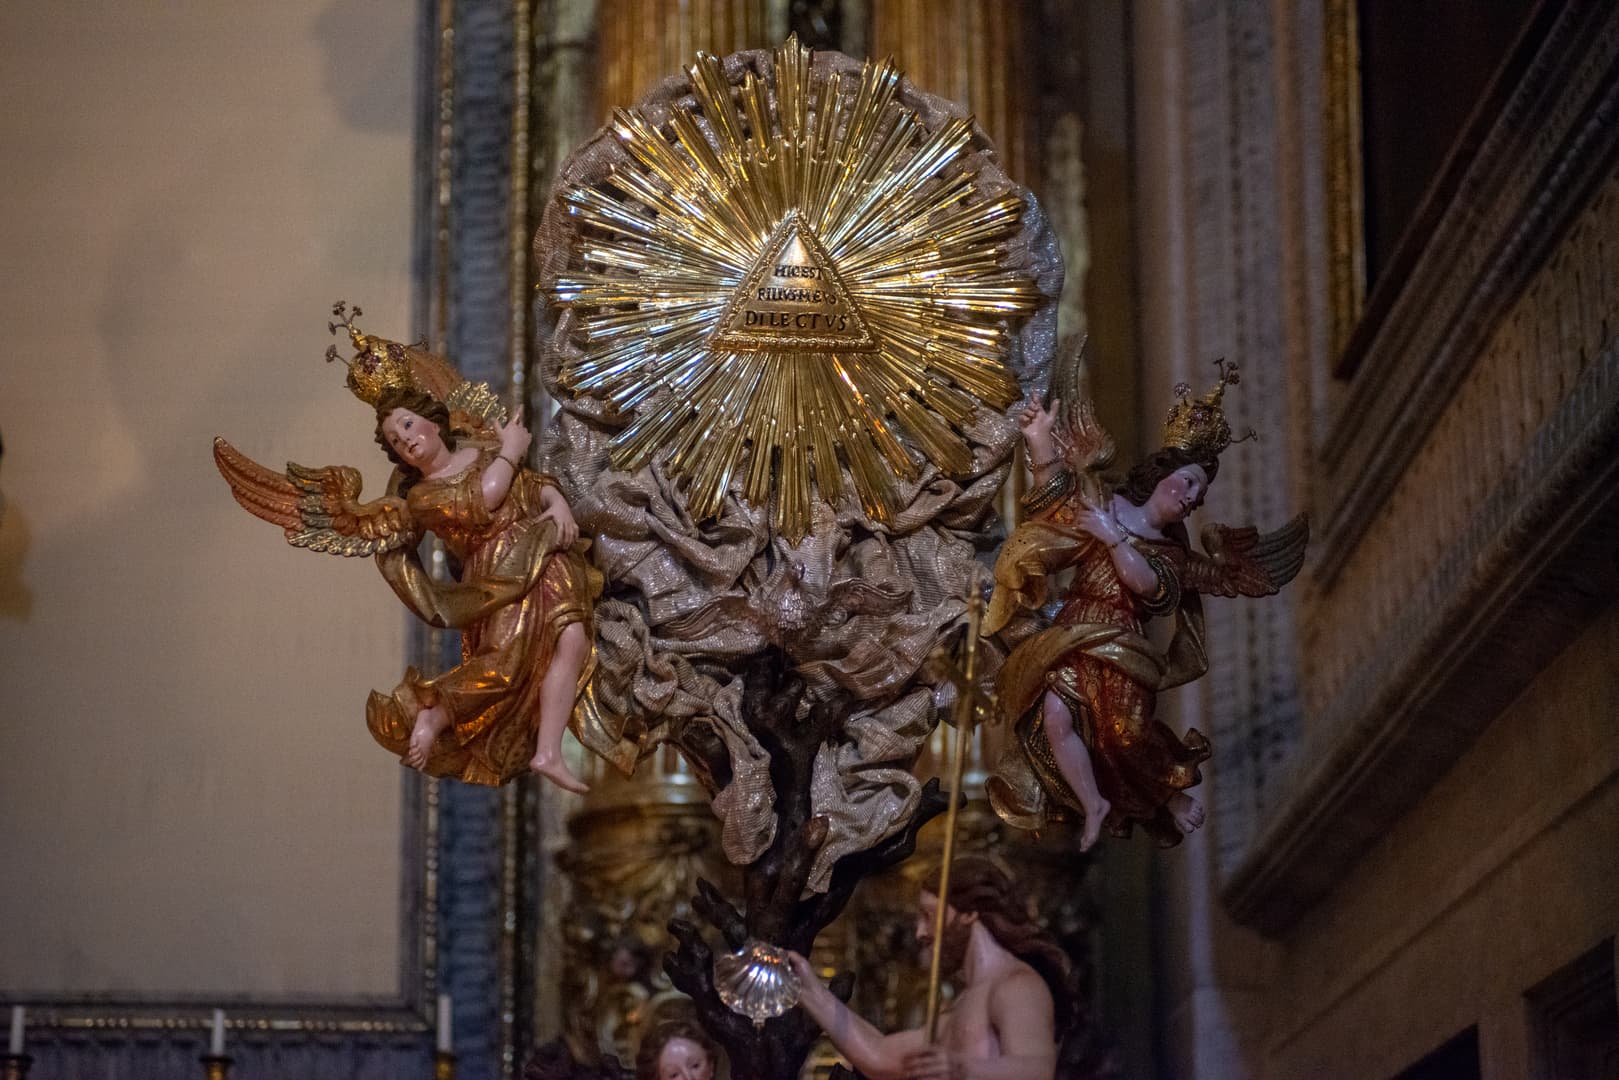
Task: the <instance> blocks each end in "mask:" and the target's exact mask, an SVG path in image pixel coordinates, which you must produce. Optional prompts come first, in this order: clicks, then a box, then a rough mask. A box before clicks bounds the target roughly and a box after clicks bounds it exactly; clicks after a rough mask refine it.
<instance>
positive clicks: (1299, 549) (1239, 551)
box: [1181, 514, 1310, 596]
mask: <svg viewBox="0 0 1619 1080" xmlns="http://www.w3.org/2000/svg"><path fill="white" fill-rule="evenodd" d="M1200 538H1201V539H1202V541H1203V550H1204V551H1206V552H1208V554H1207V555H1199V554H1197V553H1195V552H1194V553H1193V554H1192V557H1191V558H1190V559H1189V560H1188V561H1187V565H1186V568H1185V570H1184V571H1183V573H1182V575H1181V586H1182V587H1183V588H1187V589H1194V590H1196V591H1197V592H1200V593H1202V594H1203V595H1205V596H1271V595H1274V594H1275V593H1276V592H1277V591H1278V590H1279V589H1281V587H1282V586H1283V585H1286V584H1287V583H1288V582H1289V581H1292V580H1293V578H1294V577H1295V576H1296V575H1297V574H1298V572H1299V568H1300V567H1302V566H1303V565H1304V549H1305V546H1306V545H1307V544H1308V543H1309V541H1310V520H1309V518H1308V517H1307V516H1306V515H1304V514H1300V515H1299V516H1298V517H1296V518H1294V519H1293V520H1292V521H1289V522H1288V523H1287V524H1286V525H1283V526H1282V527H1281V528H1279V529H1277V530H1276V531H1275V532H1268V533H1261V532H1260V531H1259V530H1258V529H1256V528H1254V527H1253V526H1251V525H1250V526H1248V527H1247V528H1244V529H1230V528H1227V527H1226V526H1224V525H1210V526H1209V527H1207V528H1206V529H1204V530H1203V531H1202V533H1201V534H1200Z"/></svg>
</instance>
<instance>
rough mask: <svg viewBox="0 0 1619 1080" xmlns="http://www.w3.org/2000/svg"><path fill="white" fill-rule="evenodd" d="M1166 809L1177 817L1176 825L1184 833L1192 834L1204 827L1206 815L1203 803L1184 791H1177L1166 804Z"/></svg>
mask: <svg viewBox="0 0 1619 1080" xmlns="http://www.w3.org/2000/svg"><path fill="white" fill-rule="evenodd" d="M1164 809H1166V810H1168V811H1169V816H1170V817H1172V818H1174V819H1175V827H1176V828H1177V829H1179V830H1180V831H1181V833H1182V834H1183V835H1190V834H1192V833H1194V832H1196V831H1197V830H1198V829H1200V828H1202V827H1203V820H1204V817H1205V816H1206V815H1205V812H1204V810H1203V804H1202V803H1200V802H1198V801H1197V800H1196V799H1194V798H1192V797H1191V796H1190V795H1188V794H1186V792H1184V791H1177V792H1175V794H1173V795H1171V796H1170V797H1169V801H1168V802H1167V803H1165V804H1164Z"/></svg>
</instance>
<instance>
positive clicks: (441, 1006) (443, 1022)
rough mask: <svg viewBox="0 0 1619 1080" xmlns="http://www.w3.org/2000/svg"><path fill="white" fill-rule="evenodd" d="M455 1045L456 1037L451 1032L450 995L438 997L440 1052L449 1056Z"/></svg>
mask: <svg viewBox="0 0 1619 1080" xmlns="http://www.w3.org/2000/svg"><path fill="white" fill-rule="evenodd" d="M454 1045H455V1039H454V1036H453V1035H452V1034H451V1032H450V995H449V994H440V995H439V996H438V1052H439V1053H441V1054H448V1053H449V1052H450V1048H451V1047H452V1046H454Z"/></svg>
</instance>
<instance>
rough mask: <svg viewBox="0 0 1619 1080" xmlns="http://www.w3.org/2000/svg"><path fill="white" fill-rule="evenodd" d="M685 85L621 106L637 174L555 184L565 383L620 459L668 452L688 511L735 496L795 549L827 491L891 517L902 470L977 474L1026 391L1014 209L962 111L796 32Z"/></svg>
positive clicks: (640, 462) (621, 127)
mask: <svg viewBox="0 0 1619 1080" xmlns="http://www.w3.org/2000/svg"><path fill="white" fill-rule="evenodd" d="M687 74H688V76H689V78H690V83H691V91H692V98H693V102H694V103H693V104H678V105H676V106H675V107H674V108H672V109H670V110H669V112H668V114H667V118H666V119H665V120H662V121H660V123H658V124H654V123H653V121H652V120H650V119H649V118H648V117H646V116H645V115H643V114H641V113H640V112H639V111H637V110H634V109H620V110H618V111H617V112H615V113H614V114H613V120H612V130H613V133H614V135H615V136H616V138H617V139H618V141H619V143H620V144H621V145H622V146H623V147H624V150H625V152H626V154H627V155H628V158H629V161H628V162H627V163H625V164H622V165H620V166H619V167H617V168H616V169H615V170H614V171H613V172H612V174H611V175H610V176H609V177H608V178H607V179H606V180H604V181H602V182H601V183H600V184H598V185H596V186H594V187H580V188H575V189H573V190H570V191H568V192H567V193H565V195H564V199H565V202H566V205H567V208H568V211H569V213H570V214H572V215H573V216H574V218H575V219H576V220H577V221H578V223H579V226H580V227H579V230H578V237H579V239H578V241H577V243H576V245H575V249H574V251H573V253H572V260H571V262H570V270H569V272H568V273H566V274H564V275H563V276H562V277H561V278H560V279H559V280H558V281H557V284H556V288H555V292H554V297H555V300H556V302H558V303H559V304H564V305H567V306H569V307H571V308H572V309H573V310H574V312H575V314H576V316H577V322H578V326H579V330H578V337H577V342H578V344H579V345H580V347H581V353H582V355H581V356H579V357H577V358H576V359H575V360H573V361H572V362H571V363H569V364H567V365H565V366H564V368H563V371H562V373H561V381H562V384H563V386H564V387H565V388H566V389H567V390H569V391H570V392H572V393H576V394H583V395H589V396H593V397H596V398H599V399H601V400H602V401H604V402H606V403H608V404H609V405H610V406H611V407H612V408H613V409H615V410H616V411H617V412H618V414H620V415H622V416H624V417H625V418H626V419H627V420H628V423H627V424H626V426H625V427H624V429H623V430H622V431H621V432H619V434H618V435H617V436H616V438H615V439H614V441H613V447H612V461H613V464H614V466H615V467H617V468H623V469H634V468H639V467H641V466H644V465H646V464H648V463H650V462H652V461H654V460H657V461H660V462H662V464H663V467H664V468H666V469H667V470H668V472H669V474H670V475H671V476H672V477H674V478H675V479H676V480H678V481H679V482H681V483H682V484H684V485H685V488H686V493H687V500H688V503H689V505H690V510H691V512H692V514H693V515H694V516H696V517H698V518H706V517H711V516H713V515H714V514H715V513H717V512H718V510H719V508H720V505H721V503H722V502H723V500H724V498H725V495H726V492H727V491H729V490H731V489H732V487H733V485H737V486H739V488H740V492H741V496H742V498H744V499H746V500H747V501H749V502H751V503H754V504H755V505H764V504H767V503H768V504H770V506H771V513H772V521H773V523H774V525H775V527H776V528H777V529H778V530H779V531H781V532H782V533H783V534H785V535H786V536H787V537H788V538H789V539H791V540H793V541H794V542H796V541H797V540H799V539H801V538H802V537H803V536H804V535H805V533H806V532H807V531H808V530H809V527H810V522H811V521H812V520H813V501H814V500H815V499H816V498H821V499H824V500H827V501H830V502H832V503H834V504H837V503H839V502H841V501H842V500H843V499H844V498H846V497H847V496H848V495H849V494H851V493H852V494H853V495H854V496H855V497H856V498H857V499H858V500H859V502H860V506H861V508H862V510H863V511H864V513H865V514H866V515H867V516H869V517H870V518H872V519H873V520H875V521H878V522H888V521H891V520H893V516H894V515H895V514H896V513H897V512H898V511H899V510H900V509H902V501H901V500H902V497H901V494H900V489H899V487H898V481H900V480H904V481H907V482H914V481H915V480H916V479H918V478H919V477H920V475H921V467H922V463H923V462H931V463H932V464H934V465H935V466H936V467H938V468H939V469H940V470H942V471H944V472H945V473H947V474H962V473H965V472H966V471H968V470H970V469H971V468H972V467H973V457H972V451H971V449H970V447H969V446H968V443H967V440H966V438H965V437H964V436H963V434H962V431H963V429H964V428H965V427H966V426H967V425H968V424H969V423H970V422H971V419H972V416H973V414H974V413H975V412H976V411H977V410H978V409H980V408H983V407H986V406H987V407H989V408H993V409H997V410H999V409H1004V408H1006V407H1007V406H1009V405H1010V404H1011V403H1012V402H1013V401H1015V400H1016V399H1017V395H1018V392H1019V391H1018V386H1017V380H1016V379H1015V378H1014V377H1013V375H1012V372H1011V370H1010V369H1009V368H1008V367H1007V364H1006V356H1007V354H1008V352H1009V350H1010V348H1011V340H1012V339H1011V328H1012V324H1013V323H1014V321H1015V320H1017V319H1020V318H1023V317H1025V316H1027V315H1029V314H1030V313H1032V312H1033V311H1034V310H1035V308H1036V306H1037V305H1038V304H1039V302H1040V294H1039V291H1038V290H1037V289H1036V287H1035V284H1034V282H1033V281H1032V280H1030V279H1029V278H1028V277H1026V276H1023V275H1020V274H1018V273H1016V272H1013V271H1010V270H1008V269H1007V267H1006V265H1005V262H1006V257H1007V250H1006V249H1007V245H1008V243H1009V242H1010V241H1011V240H1012V239H1013V238H1015V237H1016V236H1017V234H1018V232H1019V230H1020V229H1021V228H1022V220H1023V201H1022V199H1021V198H1019V197H1018V196H1017V195H1015V194H1002V195H996V196H988V195H986V194H985V193H984V192H982V191H981V190H980V188H979V186H978V178H977V176H976V175H975V173H974V168H973V164H974V160H975V159H974V153H973V131H972V122H971V121H970V120H964V119H960V118H956V119H951V120H948V121H946V122H945V123H944V124H942V125H941V126H940V127H939V128H938V129H937V130H934V131H931V132H930V131H928V130H926V128H925V127H924V126H923V124H922V121H921V120H920V118H919V117H917V116H916V115H915V114H914V113H912V112H911V111H909V110H908V109H906V108H905V107H904V106H903V105H902V104H900V102H899V90H900V85H901V76H900V72H899V70H898V69H897V68H896V67H895V66H894V63H893V61H892V60H888V61H884V62H883V63H880V64H876V63H872V62H870V61H868V62H867V63H866V64H865V65H864V66H863V67H862V69H861V72H860V75H859V76H858V77H855V76H853V75H852V74H845V75H833V74H831V73H829V72H827V71H825V70H822V71H816V70H815V69H814V68H813V66H812V64H811V54H810V50H808V49H805V48H802V47H800V46H799V44H798V41H797V39H796V38H789V39H788V40H787V42H786V44H784V45H783V46H782V47H781V48H780V49H777V50H776V52H775V63H774V67H773V72H772V74H771V75H770V76H769V77H768V80H769V81H767V79H766V78H761V77H760V76H758V75H757V74H754V73H749V74H748V75H747V76H746V77H745V78H744V79H743V81H742V84H741V85H740V86H732V85H731V84H730V83H729V82H728V81H727V80H726V77H725V73H724V69H723V68H722V67H721V65H720V62H719V60H717V59H716V58H715V57H713V56H709V55H708V54H706V53H699V54H698V55H697V60H696V62H695V63H694V64H693V65H692V66H691V67H690V68H689V69H688V71H687Z"/></svg>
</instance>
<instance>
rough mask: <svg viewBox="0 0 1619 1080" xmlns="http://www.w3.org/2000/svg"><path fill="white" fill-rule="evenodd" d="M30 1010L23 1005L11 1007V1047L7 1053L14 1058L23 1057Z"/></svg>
mask: <svg viewBox="0 0 1619 1080" xmlns="http://www.w3.org/2000/svg"><path fill="white" fill-rule="evenodd" d="M27 1018H28V1010H27V1009H25V1008H23V1007H22V1006H21V1005H13V1006H12V1007H11V1045H10V1047H9V1049H8V1050H7V1052H8V1053H9V1054H10V1055H11V1056H12V1057H21V1056H22V1039H23V1029H24V1028H25V1027H26V1026H27V1024H28V1019H27Z"/></svg>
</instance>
